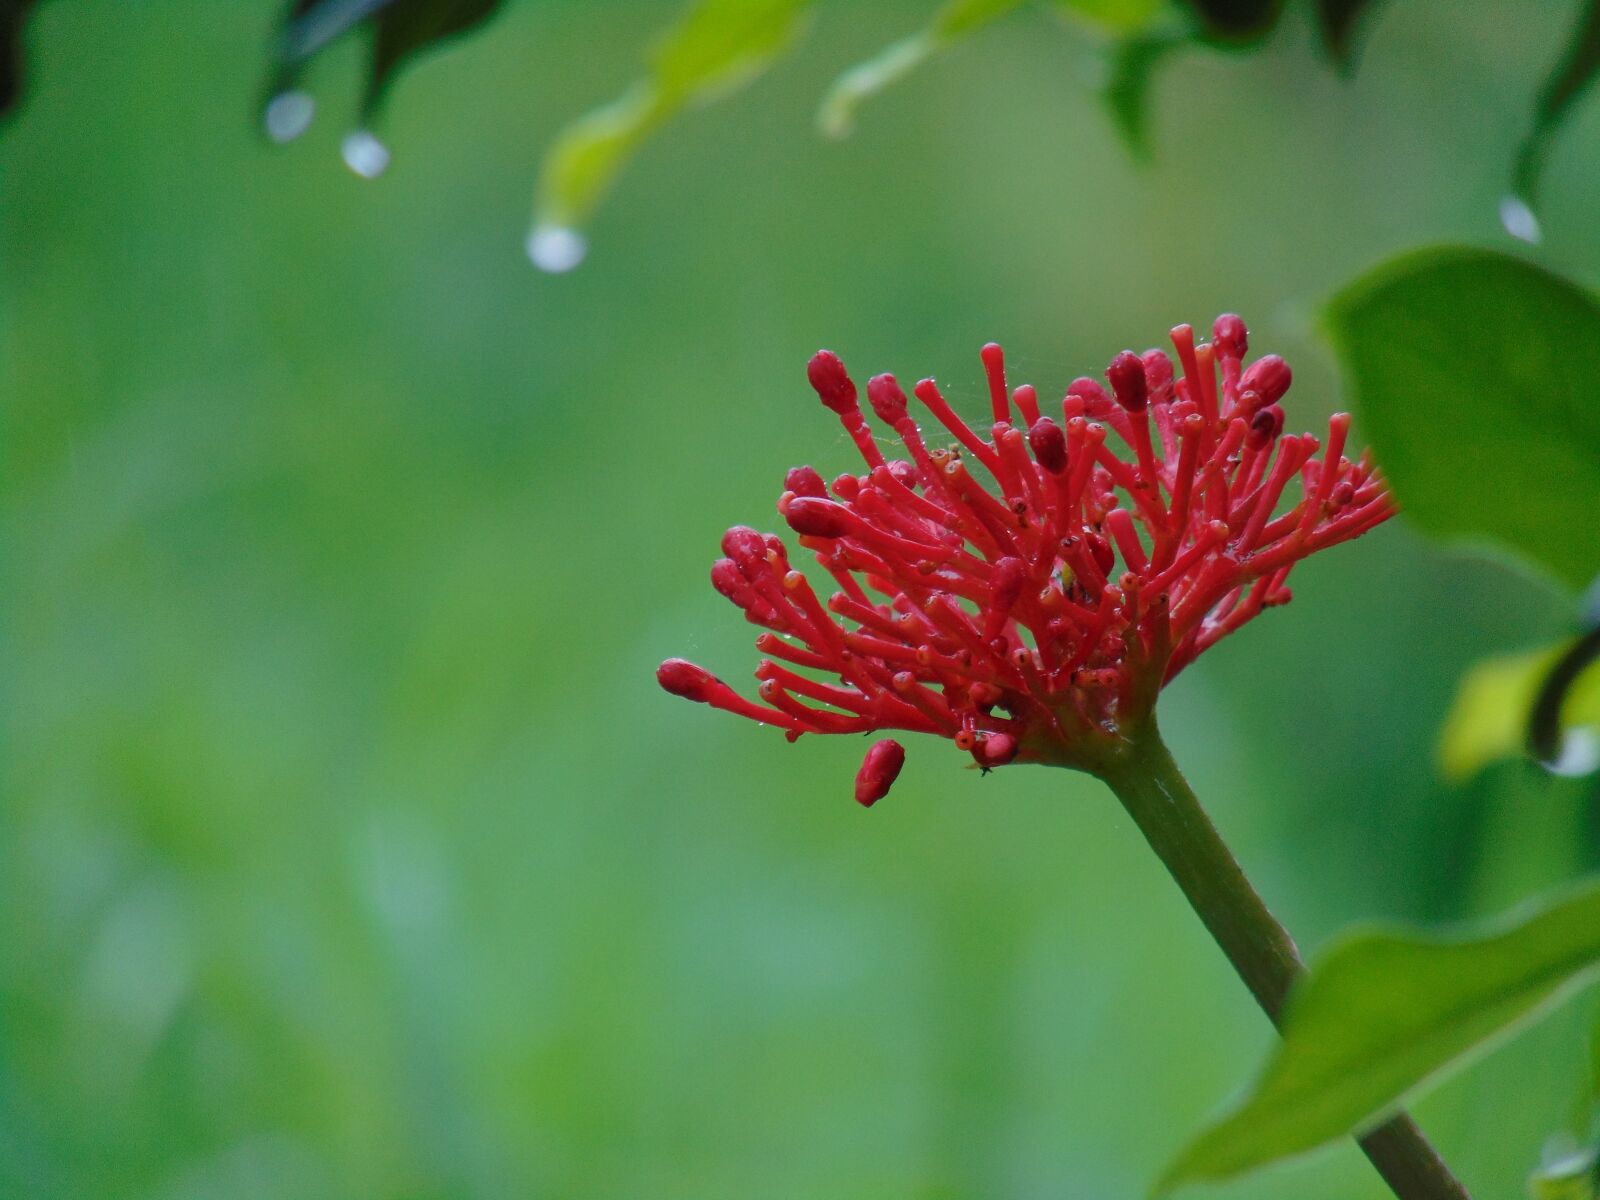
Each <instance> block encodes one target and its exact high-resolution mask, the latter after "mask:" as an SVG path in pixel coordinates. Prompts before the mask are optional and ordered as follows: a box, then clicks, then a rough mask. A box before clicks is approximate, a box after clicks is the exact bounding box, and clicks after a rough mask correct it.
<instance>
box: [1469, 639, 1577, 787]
mask: <svg viewBox="0 0 1600 1200" xmlns="http://www.w3.org/2000/svg"><path fill="white" fill-rule="evenodd" d="M1565 649H1566V647H1565V646H1551V647H1549V648H1547V649H1544V650H1536V651H1533V652H1531V653H1528V654H1512V655H1506V656H1503V657H1499V658H1490V659H1485V660H1484V661H1483V662H1480V663H1477V664H1476V665H1474V666H1473V667H1472V668H1471V669H1470V670H1469V671H1468V672H1467V673H1466V674H1465V675H1464V676H1462V679H1461V683H1460V684H1459V685H1458V687H1457V689H1456V696H1455V700H1454V702H1453V703H1452V704H1451V705H1450V713H1449V715H1448V716H1447V717H1445V722H1444V728H1443V730H1442V731H1441V732H1440V736H1439V750H1438V755H1439V769H1440V772H1441V773H1442V774H1443V775H1444V776H1445V778H1446V779H1449V780H1451V781H1453V782H1458V783H1459V782H1461V781H1464V780H1466V779H1470V778H1471V777H1472V776H1474V775H1476V774H1477V773H1478V772H1479V771H1481V770H1483V768H1485V767H1487V766H1489V765H1490V764H1492V763H1496V762H1501V761H1503V760H1505V759H1509V758H1515V757H1516V756H1517V755H1519V754H1521V753H1522V749H1523V743H1524V741H1525V739H1526V734H1527V728H1528V715H1529V713H1530V711H1531V710H1532V708H1533V700H1534V696H1535V694H1536V693H1537V692H1538V690H1539V687H1540V685H1541V684H1542V683H1543V682H1544V679H1545V677H1546V675H1547V674H1548V673H1549V670H1550V668H1551V666H1553V665H1554V664H1555V662H1556V661H1557V660H1558V659H1559V658H1560V657H1561V655H1562V653H1563V651H1564V650H1565ZM1562 725H1563V726H1564V727H1565V728H1567V729H1569V730H1570V729H1574V728H1589V729H1595V730H1600V667H1590V668H1589V669H1588V670H1586V671H1585V672H1584V673H1583V674H1582V675H1581V676H1580V677H1579V678H1578V680H1577V681H1576V682H1575V683H1574V684H1573V686H1572V688H1571V690H1570V691H1569V692H1568V693H1567V699H1566V704H1565V706H1564V708H1563V712H1562Z"/></svg>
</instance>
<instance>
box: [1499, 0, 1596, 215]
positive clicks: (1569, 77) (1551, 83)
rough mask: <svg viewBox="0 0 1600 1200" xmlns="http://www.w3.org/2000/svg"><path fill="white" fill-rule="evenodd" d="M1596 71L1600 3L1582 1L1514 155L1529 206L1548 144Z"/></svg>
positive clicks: (1521, 191) (1518, 180)
mask: <svg viewBox="0 0 1600 1200" xmlns="http://www.w3.org/2000/svg"><path fill="white" fill-rule="evenodd" d="M1596 71H1600V0H1585V3H1584V6H1583V13H1582V15H1581V16H1580V17H1579V19H1578V23H1577V24H1576V25H1575V26H1574V27H1573V29H1572V33H1571V35H1570V36H1569V37H1568V38H1567V46H1566V49H1565V50H1564V51H1563V52H1562V55H1561V60H1560V61H1559V62H1558V63H1557V64H1556V65H1555V67H1554V69H1553V70H1552V71H1551V72H1550V76H1549V78H1547V79H1546V80H1545V84H1544V87H1543V89H1542V90H1541V91H1540V93H1539V100H1538V104H1537V105H1536V107H1535V108H1534V113H1533V125H1532V128H1530V129H1529V130H1528V133H1527V136H1526V137H1525V138H1524V139H1523V142H1522V148H1521V150H1520V151H1519V152H1518V154H1517V168H1516V176H1515V187H1516V191H1517V194H1518V195H1519V196H1521V197H1522V198H1523V199H1524V200H1526V201H1527V202H1528V203H1529V204H1530V205H1531V204H1532V203H1534V201H1535V200H1536V199H1537V197H1538V194H1539V179H1540V176H1541V175H1542V174H1543V172H1544V164H1545V160H1546V158H1548V157H1549V153H1550V143H1551V142H1552V140H1554V138H1555V134H1556V131H1557V130H1558V129H1559V128H1560V127H1561V124H1562V122H1563V121H1565V120H1566V119H1567V116H1568V114H1569V113H1570V112H1571V111H1572V107H1573V105H1574V104H1576V103H1577V101H1578V98H1579V97H1580V96H1582V95H1583V93H1584V91H1585V90H1587V89H1588V87H1589V85H1590V84H1591V83H1593V82H1594V77H1595V73H1596Z"/></svg>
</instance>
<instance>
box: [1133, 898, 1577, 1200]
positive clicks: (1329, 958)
mask: <svg viewBox="0 0 1600 1200" xmlns="http://www.w3.org/2000/svg"><path fill="white" fill-rule="evenodd" d="M1596 967H1600V879H1594V880H1589V881H1588V882H1586V883H1585V884H1584V885H1583V886H1581V887H1579V888H1577V889H1576V890H1573V891H1570V892H1567V893H1565V894H1564V895H1561V896H1559V897H1557V898H1555V899H1554V900H1546V901H1543V902H1540V903H1539V904H1537V905H1535V906H1533V907H1532V908H1531V909H1530V910H1526V911H1524V912H1521V913H1519V914H1516V916H1515V919H1514V920H1513V923H1511V924H1509V925H1507V924H1503V923H1502V924H1499V925H1498V926H1497V927H1495V928H1491V929H1488V930H1485V931H1481V932H1469V933H1466V934H1460V935H1455V936H1439V935H1436V934H1429V933H1423V932H1414V931H1405V930H1400V931H1391V930H1381V929H1378V930H1365V931H1359V932H1355V933H1352V934H1349V935H1346V936H1345V937H1344V938H1342V939H1341V940H1340V941H1338V942H1337V943H1335V944H1334V945H1333V946H1332V947H1331V948H1330V949H1329V950H1328V951H1327V952H1326V953H1324V954H1322V955H1321V956H1319V957H1318V959H1317V960H1316V961H1315V962H1314V963H1313V964H1312V966H1311V971H1310V974H1309V975H1308V976H1307V977H1306V978H1305V979H1304V980H1303V981H1302V982H1301V983H1300V984H1299V985H1298V986H1297V987H1296V988H1295V990H1294V992H1293V993H1292V994H1291V995H1290V997H1289V1005H1288V1010H1287V1012H1286V1014H1285V1020H1284V1026H1283V1040H1282V1042H1281V1043H1279V1045H1278V1047H1277V1048H1276V1050H1275V1051H1274V1053H1273V1055H1272V1057H1271V1058H1270V1059H1269V1060H1268V1062H1267V1064H1266V1067H1265V1069H1264V1070H1263V1071H1262V1073H1261V1075H1260V1077H1259V1078H1258V1079H1257V1081H1256V1083H1255V1085H1254V1086H1253V1087H1252V1088H1251V1089H1250V1091H1249V1093H1248V1094H1247V1095H1246V1097H1245V1099H1244V1100H1243V1101H1242V1102H1241V1103H1240V1104H1239V1105H1238V1106H1237V1107H1236V1108H1235V1109H1234V1111H1233V1112H1231V1113H1229V1114H1228V1115H1227V1116H1225V1117H1223V1118H1222V1119H1221V1120H1220V1121H1218V1122H1216V1123H1215V1124H1213V1125H1212V1126H1211V1127H1210V1128H1209V1129H1206V1130H1205V1131H1204V1132H1202V1133H1201V1134H1200V1136H1199V1137H1198V1138H1196V1139H1195V1140H1194V1141H1193V1142H1191V1143H1190V1144H1189V1146H1188V1147H1187V1148H1186V1149H1185V1150H1184V1151H1183V1152H1182V1153H1181V1154H1180V1155H1179V1156H1178V1158H1177V1160H1176V1161H1175V1162H1174V1163H1173V1164H1172V1165H1171V1166H1170V1167H1168V1168H1167V1170H1166V1172H1165V1173H1164V1174H1163V1175H1162V1178H1161V1183H1160V1185H1159V1188H1160V1189H1161V1190H1168V1189H1170V1188H1172V1187H1175V1186H1176V1185H1178V1184H1181V1183H1192V1182H1195V1181H1198V1180H1202V1179H1226V1178H1230V1177H1232V1176H1235V1175H1239V1174H1242V1173H1243V1172H1245V1171H1249V1170H1252V1169H1254V1168H1256V1167H1260V1166H1265V1165H1266V1164H1267V1163H1271V1162H1276V1161H1278V1160H1279V1159H1283V1158H1288V1157H1291V1156H1293V1155H1296V1154H1301V1153H1304V1152H1305V1151H1308V1150H1314V1149H1316V1148H1317V1147H1318V1146H1322V1145H1325V1144H1327V1143H1328V1142H1332V1141H1335V1140H1337V1139H1338V1138H1341V1137H1343V1136H1345V1135H1346V1134H1349V1133H1359V1132H1361V1131H1363V1130H1366V1129H1369V1128H1371V1127H1373V1126H1374V1125H1376V1124H1377V1123H1379V1122H1380V1121H1381V1120H1382V1119H1383V1118H1385V1117H1386V1116H1387V1115H1388V1114H1389V1113H1390V1112H1391V1111H1392V1110H1393V1109H1394V1108H1395V1107H1397V1106H1398V1105H1399V1104H1400V1102H1401V1100H1402V1099H1403V1098H1404V1097H1405V1096H1406V1095H1407V1094H1408V1093H1410V1092H1412V1091H1413V1090H1415V1089H1416V1088H1418V1087H1420V1086H1422V1085H1424V1084H1426V1083H1429V1082H1432V1081H1434V1080H1436V1079H1437V1078H1438V1077H1439V1076H1440V1075H1442V1074H1443V1073H1445V1072H1446V1071H1448V1070H1449V1069H1450V1068H1452V1067H1456V1066H1459V1065H1460V1064H1461V1063H1462V1062H1463V1061H1464V1060H1465V1059H1466V1058H1468V1057H1469V1056H1471V1055H1472V1054H1474V1053H1476V1052H1481V1051H1482V1050H1484V1049H1485V1048H1486V1047H1487V1046H1488V1045H1489V1044H1491V1043H1492V1042H1493V1041H1494V1040H1495V1039H1497V1038H1500V1037H1503V1036H1505V1035H1507V1034H1508V1033H1510V1032H1511V1031H1512V1030H1514V1029H1515V1028H1517V1027H1518V1026H1519V1025H1520V1024H1522V1023H1523V1022H1525V1021H1527V1020H1529V1019H1531V1018H1532V1017H1533V1016H1534V1015H1535V1014H1536V1013H1537V1012H1539V1011H1540V1010H1541V1009H1543V1008H1545V1007H1546V1006H1548V1005H1549V1004H1551V1003H1552V1002H1553V1001H1555V1000H1556V999H1557V998H1559V997H1560V996H1562V995H1563V994H1564V993H1566V992H1567V991H1570V990H1571V989H1572V988H1574V987H1577V986H1580V985H1582V984H1583V983H1586V982H1588V981H1589V980H1590V978H1591V977H1592V975H1593V974H1594V972H1595V969H1596Z"/></svg>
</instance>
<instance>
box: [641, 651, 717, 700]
mask: <svg viewBox="0 0 1600 1200" xmlns="http://www.w3.org/2000/svg"><path fill="white" fill-rule="evenodd" d="M656 682H657V683H659V684H660V685H661V686H662V687H663V688H664V689H666V690H667V691H669V692H671V693H672V694H673V695H674V696H682V697H683V698H684V699H685V700H693V701H695V702H696V703H697V704H704V703H706V702H707V701H708V700H710V699H711V693H712V690H713V689H715V688H716V687H717V683H718V681H717V677H716V676H715V675H713V674H712V673H711V672H710V671H707V670H706V669H705V668H704V667H697V666H695V665H694V664H693V663H692V662H690V661H688V660H687V659H683V658H669V659H667V661H666V662H664V663H662V664H661V665H660V666H659V667H657V668H656Z"/></svg>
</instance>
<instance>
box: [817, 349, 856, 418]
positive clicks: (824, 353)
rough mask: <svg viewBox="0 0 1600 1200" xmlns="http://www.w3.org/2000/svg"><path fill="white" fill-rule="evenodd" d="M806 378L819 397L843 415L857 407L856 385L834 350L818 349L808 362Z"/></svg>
mask: <svg viewBox="0 0 1600 1200" xmlns="http://www.w3.org/2000/svg"><path fill="white" fill-rule="evenodd" d="M806 378H807V379H809V380H810V381H811V386H812V387H813V388H815V389H816V392H817V396H818V398H820V399H821V401H822V402H823V403H824V404H825V405H827V406H828V407H829V408H831V409H833V411H834V412H836V413H839V414H840V415H841V416H842V415H843V414H845V413H847V412H851V411H853V410H854V409H855V407H856V385H855V383H854V381H852V380H851V378H850V373H849V372H848V371H846V370H845V369H844V363H842V362H841V361H839V356H838V355H837V354H835V353H834V352H833V351H832V350H818V351H817V352H816V353H815V354H813V355H812V356H811V361H810V362H809V363H807V364H806Z"/></svg>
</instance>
